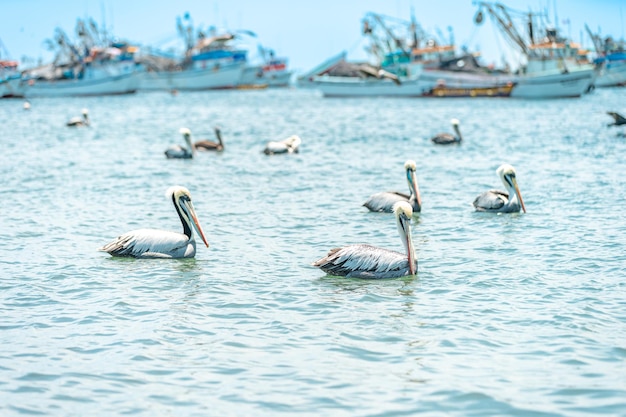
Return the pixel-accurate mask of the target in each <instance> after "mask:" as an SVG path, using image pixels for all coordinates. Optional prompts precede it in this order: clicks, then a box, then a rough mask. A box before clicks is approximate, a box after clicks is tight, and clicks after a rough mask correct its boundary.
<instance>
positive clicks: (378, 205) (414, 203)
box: [363, 160, 422, 213]
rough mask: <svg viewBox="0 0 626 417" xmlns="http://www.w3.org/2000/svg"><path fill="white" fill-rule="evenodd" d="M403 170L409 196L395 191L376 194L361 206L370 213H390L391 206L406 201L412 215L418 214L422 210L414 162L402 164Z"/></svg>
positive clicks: (409, 161) (391, 210)
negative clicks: (411, 210)
mask: <svg viewBox="0 0 626 417" xmlns="http://www.w3.org/2000/svg"><path fill="white" fill-rule="evenodd" d="M404 169H405V171H406V180H407V182H408V183H409V194H404V193H400V192H397V191H385V192H382V193H376V194H373V195H372V196H370V198H368V199H367V201H366V202H365V203H363V205H364V206H365V207H367V208H368V209H369V210H370V211H377V212H385V213H391V212H393V205H394V204H395V203H397V202H398V201H406V202H408V203H409V204H410V205H411V208H412V209H413V212H414V213H419V212H420V211H421V210H422V199H421V197H420V190H419V187H418V186H417V179H416V178H415V170H416V165H415V161H413V160H408V161H406V162H405V163H404Z"/></svg>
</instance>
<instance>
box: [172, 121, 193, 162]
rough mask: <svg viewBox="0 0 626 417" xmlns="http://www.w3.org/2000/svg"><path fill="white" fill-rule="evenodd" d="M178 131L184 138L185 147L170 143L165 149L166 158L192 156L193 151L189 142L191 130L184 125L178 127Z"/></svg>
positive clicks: (187, 157) (186, 157)
mask: <svg viewBox="0 0 626 417" xmlns="http://www.w3.org/2000/svg"><path fill="white" fill-rule="evenodd" d="M180 133H181V134H182V135H183V137H184V138H185V142H186V143H187V147H186V148H185V147H184V146H180V145H172V146H170V147H169V148H167V149H166V150H165V156H166V157H167V158H168V159H191V158H193V157H194V154H195V151H194V147H193V144H192V143H191V131H190V130H189V129H187V128H186V127H183V128H181V129H180Z"/></svg>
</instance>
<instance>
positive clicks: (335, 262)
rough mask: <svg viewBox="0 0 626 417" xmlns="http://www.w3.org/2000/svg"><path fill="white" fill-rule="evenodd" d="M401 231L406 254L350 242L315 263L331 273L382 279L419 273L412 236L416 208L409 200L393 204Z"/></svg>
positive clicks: (399, 231) (350, 276)
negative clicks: (414, 209)
mask: <svg viewBox="0 0 626 417" xmlns="http://www.w3.org/2000/svg"><path fill="white" fill-rule="evenodd" d="M394 213H395V215H396V223H397V226H398V233H399V234H400V238H401V240H402V245H403V246H404V249H405V253H400V252H395V251H392V250H389V249H384V248H379V247H376V246H372V245H367V244H356V245H348V246H343V247H339V248H334V249H331V250H330V251H329V252H328V254H327V255H326V256H325V257H323V258H321V259H318V260H317V261H315V262H314V263H313V266H316V267H318V268H320V269H321V270H322V271H324V272H325V273H327V274H328V275H336V276H345V277H349V278H363V279H383V278H398V277H403V276H406V275H415V274H416V273H417V258H416V257H415V251H414V250H413V241H412V238H411V225H410V221H411V217H412V216H413V209H412V208H411V206H410V205H409V203H407V202H406V201H401V202H398V203H396V205H395V206H394Z"/></svg>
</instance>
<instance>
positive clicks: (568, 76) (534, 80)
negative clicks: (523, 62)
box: [511, 68, 595, 99]
mask: <svg viewBox="0 0 626 417" xmlns="http://www.w3.org/2000/svg"><path fill="white" fill-rule="evenodd" d="M594 79H595V71H594V70H593V69H592V68H590V69H581V70H578V71H572V72H568V73H553V72H551V73H546V74H541V73H535V74H532V75H522V76H519V77H517V79H516V80H515V83H516V85H515V87H514V88H513V91H512V92H511V97H513V98H532V99H542V98H561V97H580V96H581V95H583V94H585V93H586V92H587V91H588V90H589V88H590V86H591V85H592V84H593V81H594Z"/></svg>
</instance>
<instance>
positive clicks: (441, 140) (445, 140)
mask: <svg viewBox="0 0 626 417" xmlns="http://www.w3.org/2000/svg"><path fill="white" fill-rule="evenodd" d="M430 140H431V141H432V142H433V143H436V144H438V145H449V144H451V143H457V142H458V141H457V139H456V137H454V136H453V135H451V134H450V133H438V134H437V135H435V136H433V137H432V139H430Z"/></svg>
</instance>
